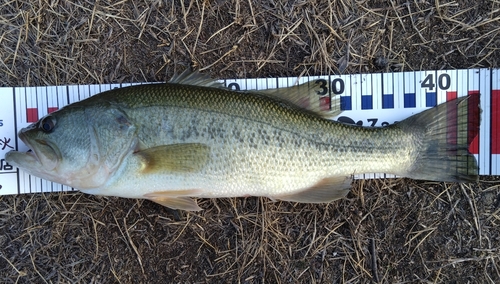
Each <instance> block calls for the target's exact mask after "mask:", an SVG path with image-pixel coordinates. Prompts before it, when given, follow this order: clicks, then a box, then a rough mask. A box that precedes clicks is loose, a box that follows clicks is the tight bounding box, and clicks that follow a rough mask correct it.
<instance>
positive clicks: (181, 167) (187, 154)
mask: <svg viewBox="0 0 500 284" xmlns="http://www.w3.org/2000/svg"><path fill="white" fill-rule="evenodd" d="M209 154H210V147H208V146H207V145H205V144H201V143H186V144H170V145H163V146H158V147H153V148H149V149H145V150H141V151H138V152H136V153H134V155H137V157H139V158H140V160H141V163H142V168H141V171H142V173H145V174H146V173H156V172H178V173H179V172H180V173H186V172H197V171H199V170H201V169H202V168H203V167H204V166H205V165H206V164H207V162H208V160H209Z"/></svg>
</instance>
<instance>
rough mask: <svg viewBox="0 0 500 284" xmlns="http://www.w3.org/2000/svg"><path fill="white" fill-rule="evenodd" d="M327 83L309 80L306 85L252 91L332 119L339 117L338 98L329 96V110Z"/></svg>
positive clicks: (321, 80)
mask: <svg viewBox="0 0 500 284" xmlns="http://www.w3.org/2000/svg"><path fill="white" fill-rule="evenodd" d="M328 85H329V84H328V81H326V80H324V79H318V80H311V81H308V82H306V83H303V84H300V85H295V86H291V87H287V88H276V89H269V90H258V91H252V92H255V93H260V94H263V95H266V96H270V97H274V98H277V99H279V100H284V101H287V102H289V103H291V104H293V105H295V106H297V107H299V108H303V109H306V110H309V111H311V112H313V113H315V114H317V115H319V116H321V117H323V118H333V117H335V116H337V115H339V114H340V113H341V112H342V111H341V110H340V96H338V95H332V96H331V108H330V103H329V102H328V100H329V99H330V97H329V96H328V93H329V92H330V90H329V86H328Z"/></svg>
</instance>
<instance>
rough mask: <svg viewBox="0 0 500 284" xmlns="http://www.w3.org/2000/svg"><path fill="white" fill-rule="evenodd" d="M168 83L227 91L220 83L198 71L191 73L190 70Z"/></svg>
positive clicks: (174, 77)
mask: <svg viewBox="0 0 500 284" xmlns="http://www.w3.org/2000/svg"><path fill="white" fill-rule="evenodd" d="M168 83H172V84H184V85H193V86H202V87H212V88H220V89H227V88H226V87H225V86H224V84H222V83H221V82H219V81H217V80H214V79H212V78H210V77H209V76H207V75H203V74H201V73H200V72H199V71H193V70H192V69H191V68H188V69H186V70H184V72H182V73H181V74H178V75H175V76H173V77H172V78H171V79H170V81H168Z"/></svg>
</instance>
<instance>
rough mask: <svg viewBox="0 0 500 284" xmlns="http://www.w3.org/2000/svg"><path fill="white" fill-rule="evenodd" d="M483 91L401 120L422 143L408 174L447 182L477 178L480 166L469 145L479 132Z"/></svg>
mask: <svg viewBox="0 0 500 284" xmlns="http://www.w3.org/2000/svg"><path fill="white" fill-rule="evenodd" d="M480 112H481V110H480V108H479V95H470V96H468V97H462V98H458V99H455V100H452V101H448V102H446V103H443V104H440V105H438V106H436V107H434V108H431V109H428V110H426V111H424V112H422V113H419V114H416V115H414V116H412V117H409V118H407V119H405V120H403V121H401V122H400V123H399V124H398V125H399V127H400V128H401V129H403V130H405V131H406V132H409V133H411V135H413V136H414V137H415V138H416V140H418V142H417V144H418V145H419V147H418V149H419V150H418V151H417V153H416V159H415V162H414V163H413V165H412V167H410V169H409V170H408V172H406V173H404V176H407V177H410V178H413V179H426V180H436V181H447V182H476V181H477V180H478V173H479V168H478V165H477V161H476V159H475V157H474V156H473V155H472V154H471V152H470V151H469V145H470V144H471V142H472V140H473V139H474V138H475V137H476V136H477V134H478V133H479V119H480Z"/></svg>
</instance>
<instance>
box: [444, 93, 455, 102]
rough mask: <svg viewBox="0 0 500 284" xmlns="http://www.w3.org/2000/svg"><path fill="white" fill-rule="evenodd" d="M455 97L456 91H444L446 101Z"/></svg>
mask: <svg viewBox="0 0 500 284" xmlns="http://www.w3.org/2000/svg"><path fill="white" fill-rule="evenodd" d="M456 98H457V92H446V101H451V100H454V99H456Z"/></svg>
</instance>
